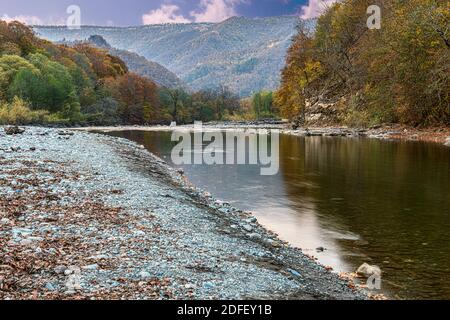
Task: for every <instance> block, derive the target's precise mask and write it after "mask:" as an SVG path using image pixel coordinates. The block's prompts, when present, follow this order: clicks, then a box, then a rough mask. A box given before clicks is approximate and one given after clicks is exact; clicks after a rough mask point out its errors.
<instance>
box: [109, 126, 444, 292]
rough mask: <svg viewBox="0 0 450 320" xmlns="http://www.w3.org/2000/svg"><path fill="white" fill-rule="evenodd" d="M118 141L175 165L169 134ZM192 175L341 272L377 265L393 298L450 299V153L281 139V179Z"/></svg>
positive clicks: (216, 172)
mask: <svg viewBox="0 0 450 320" xmlns="http://www.w3.org/2000/svg"><path fill="white" fill-rule="evenodd" d="M111 134H112V135H114V136H120V137H125V138H128V139H130V140H133V141H136V142H138V143H140V144H143V145H144V146H145V147H146V148H148V149H149V150H150V151H152V152H154V153H155V154H157V155H158V156H160V157H161V158H163V159H164V160H166V161H167V162H168V163H171V160H170V153H171V150H172V147H173V146H174V145H175V143H173V142H171V134H170V133H168V132H141V131H131V132H116V133H111ZM184 169H185V171H186V175H187V176H188V178H189V179H190V180H191V181H192V182H193V183H194V184H195V185H197V186H198V187H200V188H202V189H205V190H208V191H209V192H211V193H212V194H213V196H215V197H216V198H219V199H223V200H227V201H229V202H231V203H232V204H233V205H234V206H236V207H239V208H241V209H244V210H251V211H253V212H255V213H256V215H257V217H258V219H259V221H260V222H261V223H262V224H263V225H265V226H266V227H268V228H270V229H271V230H274V231H276V232H277V233H279V234H280V236H281V238H283V239H285V240H288V241H289V242H290V243H292V244H293V245H295V246H298V247H300V248H302V249H303V251H304V252H305V253H308V254H310V255H314V256H316V257H317V258H319V261H320V262H321V263H323V264H325V265H330V266H332V267H333V268H334V269H335V270H336V271H338V272H340V271H354V270H355V269H356V268H357V267H358V266H359V265H361V264H362V263H364V262H367V263H369V264H376V265H378V266H380V268H381V269H382V271H383V278H382V280H383V281H382V284H383V290H384V292H385V293H387V294H388V295H389V296H390V297H392V298H426V299H437V298H444V299H450V148H447V147H444V146H440V145H437V144H426V143H419V142H387V141H379V140H371V139H349V138H322V137H308V138H303V137H294V136H288V135H282V136H281V137H280V172H279V174H278V175H276V176H261V175H260V168H259V167H258V166H206V165H192V166H184ZM317 247H324V248H326V249H327V250H326V251H324V252H323V253H319V252H316V248H317Z"/></svg>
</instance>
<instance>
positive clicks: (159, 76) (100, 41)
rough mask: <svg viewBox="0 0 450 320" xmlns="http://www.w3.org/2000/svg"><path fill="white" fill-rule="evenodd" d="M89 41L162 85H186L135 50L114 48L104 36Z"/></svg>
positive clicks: (175, 86) (90, 38)
mask: <svg viewBox="0 0 450 320" xmlns="http://www.w3.org/2000/svg"><path fill="white" fill-rule="evenodd" d="M87 41H88V42H90V43H92V44H93V45H95V46H97V47H99V48H104V49H107V50H108V51H109V52H110V53H111V54H112V55H113V56H116V57H119V58H120V59H122V60H123V61H124V62H125V63H126V64H127V67H128V69H129V70H130V71H132V72H135V73H137V74H139V75H141V76H143V77H147V78H150V79H151V80H153V81H154V82H155V83H156V84H158V85H160V86H163V87H168V88H181V87H186V85H185V84H184V83H183V81H181V80H180V78H178V77H177V75H176V74H174V73H173V72H171V71H169V70H168V69H167V68H165V67H163V66H162V65H160V64H159V63H156V62H153V61H149V60H147V59H146V58H145V57H143V56H140V55H138V54H137V53H134V52H130V51H127V50H120V49H116V48H113V47H111V45H110V44H109V43H108V42H107V41H106V40H105V39H104V38H103V37H102V36H99V35H92V36H90V37H89V39H88V40H87ZM66 42H67V41H66Z"/></svg>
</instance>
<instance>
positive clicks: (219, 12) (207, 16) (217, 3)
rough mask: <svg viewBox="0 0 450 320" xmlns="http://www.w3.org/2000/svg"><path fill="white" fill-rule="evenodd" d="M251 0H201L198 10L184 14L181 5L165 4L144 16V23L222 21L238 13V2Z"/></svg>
mask: <svg viewBox="0 0 450 320" xmlns="http://www.w3.org/2000/svg"><path fill="white" fill-rule="evenodd" d="M248 1H249V0H200V3H199V7H198V9H197V10H193V11H191V12H190V13H189V16H188V17H185V16H183V14H182V13H181V12H180V11H181V9H180V7H179V6H177V5H174V4H163V5H161V7H160V8H158V9H155V10H152V11H150V12H149V13H147V14H144V15H143V16H142V22H143V23H144V24H162V23H190V22H222V21H224V20H226V19H228V18H231V17H234V16H236V15H237V13H236V10H235V7H236V5H237V4H238V3H247V2H248Z"/></svg>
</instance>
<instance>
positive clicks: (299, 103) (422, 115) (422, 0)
mask: <svg viewBox="0 0 450 320" xmlns="http://www.w3.org/2000/svg"><path fill="white" fill-rule="evenodd" d="M371 5H378V6H379V7H380V8H381V13H382V16H381V17H382V19H381V28H380V29H369V28H368V26H367V19H368V18H369V15H368V14H367V8H368V7H369V6H371ZM449 26H450V2H448V1H441V0H408V1H404V0H343V1H341V2H337V3H336V4H334V5H333V6H331V7H330V8H329V9H328V10H327V11H326V12H325V13H324V14H323V15H322V16H321V17H320V18H319V19H318V21H317V26H316V28H315V31H314V32H310V31H309V29H308V28H305V27H304V26H302V25H300V26H299V28H298V34H297V35H296V37H295V38H294V40H293V44H292V46H291V48H290V49H289V52H288V57H287V63H286V67H285V69H284V70H283V73H282V84H281V87H280V89H279V90H278V92H277V93H276V94H275V101H276V103H277V105H278V107H279V108H280V110H281V113H282V115H283V116H284V117H286V118H289V119H295V118H298V119H299V120H300V121H302V120H303V121H304V114H305V113H306V112H307V111H308V107H311V106H312V105H314V104H315V103H317V102H322V103H331V104H333V105H334V106H335V107H336V108H337V109H338V111H339V119H338V121H339V122H340V123H344V124H348V125H351V126H367V125H375V124H382V123H403V124H408V125H414V126H417V125H450V97H449V94H450V35H449Z"/></svg>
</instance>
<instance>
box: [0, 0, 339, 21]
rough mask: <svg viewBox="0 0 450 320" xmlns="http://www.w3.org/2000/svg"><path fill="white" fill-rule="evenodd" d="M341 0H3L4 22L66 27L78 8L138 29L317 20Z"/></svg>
mask: <svg viewBox="0 0 450 320" xmlns="http://www.w3.org/2000/svg"><path fill="white" fill-rule="evenodd" d="M335 1H337V0H12V1H11V0H0V19H2V20H6V21H12V20H18V21H21V22H23V23H26V24H29V25H55V24H56V25H64V24H65V23H66V21H67V18H68V17H69V15H70V14H68V13H67V8H68V7H69V6H71V5H77V6H78V7H79V8H80V12H81V24H83V25H102V26H136V25H143V24H160V23H190V22H221V21H223V20H226V19H228V18H230V17H233V16H245V17H268V16H278V15H298V16H301V17H302V18H305V19H306V18H314V17H317V16H318V14H319V13H320V11H321V10H322V9H323V8H324V7H325V6H326V5H329V4H330V3H333V2H335Z"/></svg>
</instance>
